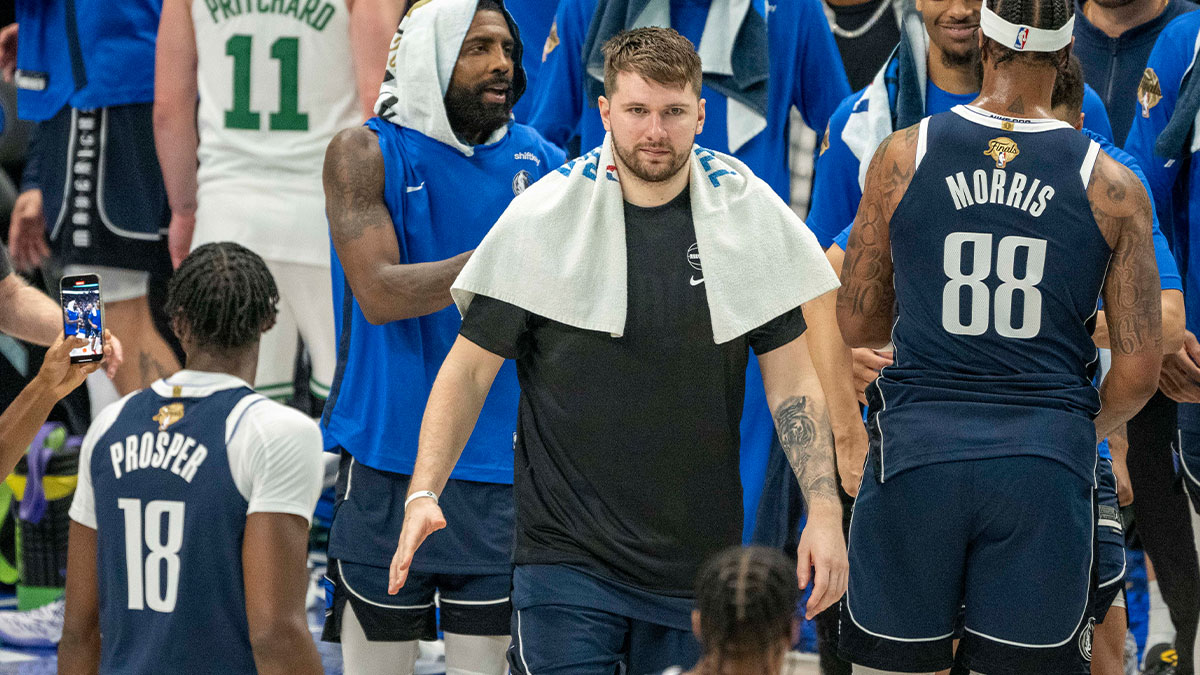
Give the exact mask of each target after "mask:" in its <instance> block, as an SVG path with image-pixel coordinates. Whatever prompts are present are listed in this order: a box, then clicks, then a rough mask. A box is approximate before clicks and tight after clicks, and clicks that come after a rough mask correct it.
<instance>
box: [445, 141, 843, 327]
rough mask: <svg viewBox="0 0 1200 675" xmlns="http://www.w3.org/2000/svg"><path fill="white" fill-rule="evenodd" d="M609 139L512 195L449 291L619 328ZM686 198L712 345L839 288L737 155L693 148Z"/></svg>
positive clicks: (620, 216) (619, 250) (618, 247)
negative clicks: (689, 204)
mask: <svg viewBox="0 0 1200 675" xmlns="http://www.w3.org/2000/svg"><path fill="white" fill-rule="evenodd" d="M611 143H612V142H611V136H605V139H604V144H603V145H602V146H600V147H599V148H596V149H594V150H592V151H591V152H589V153H588V154H586V155H584V156H583V157H580V158H578V159H576V160H572V161H571V162H569V163H567V164H565V165H563V166H562V167H560V168H559V169H558V170H557V171H555V172H553V173H550V174H548V175H546V176H545V177H543V178H542V179H541V180H539V181H538V182H536V183H534V184H533V185H532V186H530V187H529V188H528V189H527V190H525V191H524V192H522V193H521V194H520V195H518V196H517V198H516V199H514V200H513V201H512V203H511V204H510V205H509V207H508V209H506V210H505V211H504V213H503V215H501V216H500V219H499V220H498V221H497V222H496V225H495V226H494V227H493V228H492V229H491V231H490V232H489V233H488V234H487V236H486V237H484V239H483V242H482V243H480V244H479V247H478V248H477V249H475V253H474V254H473V255H472V256H471V259H470V260H469V261H468V262H467V264H466V266H465V267H464V268H463V270H462V273H461V274H459V276H458V279H456V280H455V281H454V284H453V285H452V286H451V288H450V293H451V295H452V296H453V297H454V302H455V304H457V305H458V309H459V311H460V312H462V313H463V314H465V313H466V312H467V308H468V307H469V306H470V304H471V300H472V299H473V298H474V296H475V295H485V296H488V297H491V298H495V299H497V300H502V301H504V302H508V303H511V304H514V305H517V306H518V307H521V308H523V309H525V310H528V311H530V312H532V313H534V314H537V315H540V316H543V317H546V318H548V319H552V320H554V321H558V322H560V323H564V324H567V325H569V326H574V327H576V328H582V329H586V330H596V331H602V332H605V333H609V334H611V335H613V336H617V337H619V336H621V335H623V334H624V332H625V316H626V311H627V308H628V290H627V283H626V282H627V277H626V265H627V261H628V258H627V256H626V250H625V202H624V198H623V196H622V193H621V185H620V182H619V178H618V176H617V168H616V165H615V162H614V161H613V154H612V145H611ZM689 160H690V163H691V167H690V170H691V180H690V198H691V205H692V222H693V224H694V226H695V230H696V244H697V247H698V249H699V252H700V260H701V264H702V266H703V271H704V289H705V294H706V296H707V298H708V308H709V313H710V314H711V316H712V330H713V340H714V342H716V343H718V344H720V343H724V342H728V341H730V340H732V339H734V338H737V337H739V336H741V335H745V334H746V333H748V332H750V331H752V330H754V329H755V328H758V327H759V326H762V325H763V324H765V323H767V322H768V321H770V320H772V319H774V318H776V317H778V316H780V315H782V314H784V313H786V312H788V311H790V310H792V309H794V308H796V307H798V306H799V305H801V304H803V303H805V302H808V301H809V300H812V299H813V298H815V297H817V296H819V295H822V294H823V293H826V292H828V291H831V290H833V289H835V288H837V287H838V285H839V284H838V279H837V276H836V275H835V274H834V273H833V269H832V268H831V267H830V266H829V262H828V261H827V260H826V259H825V254H824V252H823V251H822V250H821V247H820V245H819V244H817V239H816V237H814V236H813V234H812V232H810V231H809V229H808V227H806V226H805V225H804V223H803V222H802V221H801V220H800V218H799V217H797V216H796V214H795V213H794V212H793V211H792V210H791V209H790V208H789V207H788V205H787V204H785V203H784V202H783V200H781V199H780V198H779V197H778V196H777V195H776V194H775V192H774V191H773V190H772V189H771V187H770V186H769V185H767V184H766V183H764V182H763V181H762V180H761V179H759V178H757V177H756V176H755V175H754V174H753V173H752V172H751V171H750V169H748V168H747V167H746V165H745V164H743V163H741V162H739V161H738V160H737V159H735V158H733V157H731V156H729V155H725V154H721V153H717V152H713V151H711V150H707V149H705V148H701V147H699V146H693V148H692V152H691V154H690V155H689Z"/></svg>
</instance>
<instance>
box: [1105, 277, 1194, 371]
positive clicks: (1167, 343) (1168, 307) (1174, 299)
mask: <svg viewBox="0 0 1200 675" xmlns="http://www.w3.org/2000/svg"><path fill="white" fill-rule="evenodd" d="M1159 297H1160V299H1161V305H1162V336H1163V340H1162V343H1163V355H1164V356H1166V355H1167V354H1174V353H1175V352H1177V351H1179V349H1180V348H1181V347H1183V331H1184V314H1183V292H1182V291H1179V290H1176V289H1174V288H1164V289H1162V291H1161V292H1160V294H1159ZM1092 341H1093V342H1095V343H1096V346H1097V347H1100V348H1101V349H1108V348H1109V343H1108V315H1107V314H1106V313H1105V311H1104V310H1100V311H1099V312H1096V330H1095V331H1093V332H1092Z"/></svg>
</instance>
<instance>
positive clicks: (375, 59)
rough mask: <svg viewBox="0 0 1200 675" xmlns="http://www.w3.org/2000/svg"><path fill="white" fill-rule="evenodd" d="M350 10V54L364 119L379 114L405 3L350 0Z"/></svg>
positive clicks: (399, 1)
mask: <svg viewBox="0 0 1200 675" xmlns="http://www.w3.org/2000/svg"><path fill="white" fill-rule="evenodd" d="M346 4H347V6H348V8H349V10H350V54H351V56H352V57H353V59H354V79H355V81H356V83H357V85H358V101H359V106H360V107H361V108H362V114H363V119H367V118H368V117H371V116H372V115H374V114H375V99H376V98H378V97H379V83H380V82H383V70H384V65H385V63H386V62H387V55H388V47H389V46H390V45H391V40H392V35H393V34H394V33H395V32H396V26H398V25H400V10H401V9H402V5H403V4H404V2H403V0H348V1H347V3H346Z"/></svg>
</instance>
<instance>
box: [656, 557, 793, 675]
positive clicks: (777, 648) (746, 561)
mask: <svg viewBox="0 0 1200 675" xmlns="http://www.w3.org/2000/svg"><path fill="white" fill-rule="evenodd" d="M799 596H800V592H799V589H798V588H797V587H796V568H795V567H794V566H793V565H792V564H791V562H790V561H789V560H788V559H787V558H786V557H785V556H784V555H783V553H781V552H779V551H778V550H776V549H773V548H766V547H763V546H750V547H746V548H742V547H733V548H727V549H725V550H724V551H722V552H720V553H718V554H717V555H715V556H713V557H712V558H711V559H710V560H709V561H708V562H706V563H705V564H704V567H702V568H700V574H699V575H698V576H697V577H696V609H694V610H692V632H694V633H695V634H696V638H697V639H698V640H699V641H700V661H699V662H697V663H696V665H695V667H694V668H692V669H691V670H689V671H687V672H684V670H683V669H682V668H679V667H675V668H668V669H667V670H666V671H664V672H663V674H662V675H781V674H782V673H783V666H784V663H785V661H786V657H787V653H788V650H789V649H790V648H791V645H792V635H793V634H794V632H795V629H796V610H795V608H796V601H797V600H799Z"/></svg>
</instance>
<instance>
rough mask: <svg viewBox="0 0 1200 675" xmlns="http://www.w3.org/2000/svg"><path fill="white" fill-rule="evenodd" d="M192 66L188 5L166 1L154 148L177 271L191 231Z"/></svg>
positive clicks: (158, 50) (158, 51)
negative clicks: (167, 208) (167, 213)
mask: <svg viewBox="0 0 1200 675" xmlns="http://www.w3.org/2000/svg"><path fill="white" fill-rule="evenodd" d="M196 66H197V56H196V33H195V29H194V28H193V26H192V10H191V2H188V1H187V0H165V2H163V8H162V17H161V18H160V19H159V22H158V40H157V42H156V46H155V54H154V147H155V150H157V151H158V163H159V166H161V167H162V175H163V183H164V184H165V185H166V188H167V201H168V203H169V204H170V206H171V225H170V227H169V229H168V232H167V244H168V247H169V248H170V251H171V262H172V264H174V265H175V266H176V267H178V266H179V263H181V262H183V259H184V258H186V257H187V254H188V251H189V250H190V249H191V247H192V234H193V233H194V232H195V230H196V166H197V163H196V147H197V146H198V145H199V144H200V139H199V136H197V133H196V95H197V94H196Z"/></svg>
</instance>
